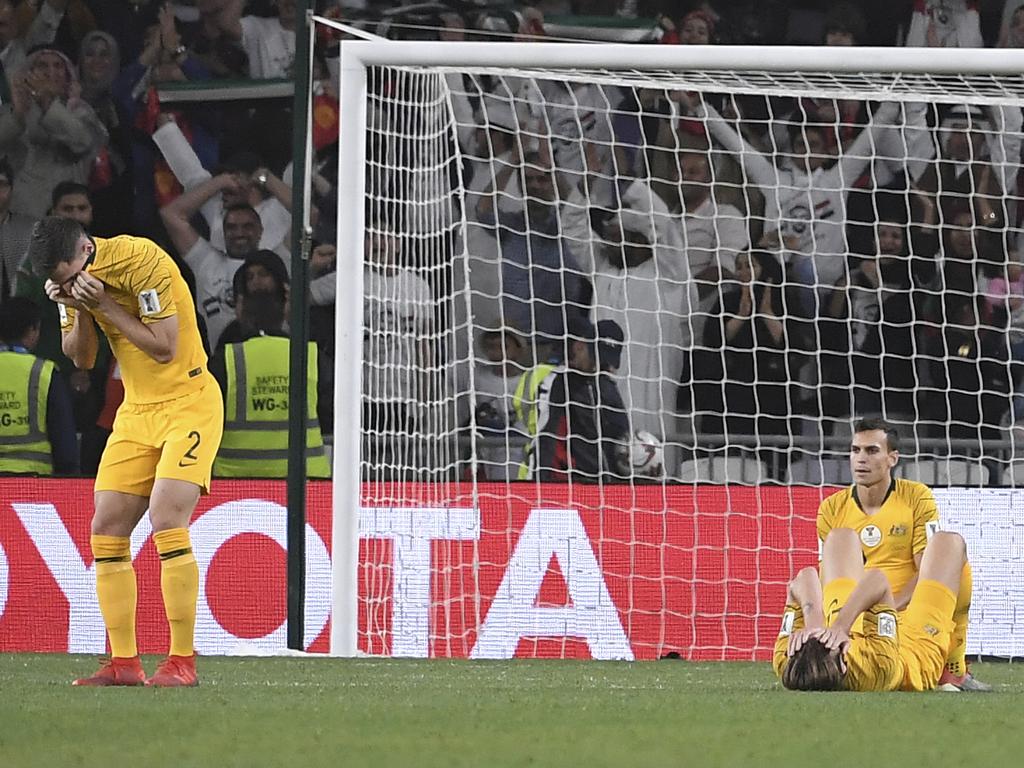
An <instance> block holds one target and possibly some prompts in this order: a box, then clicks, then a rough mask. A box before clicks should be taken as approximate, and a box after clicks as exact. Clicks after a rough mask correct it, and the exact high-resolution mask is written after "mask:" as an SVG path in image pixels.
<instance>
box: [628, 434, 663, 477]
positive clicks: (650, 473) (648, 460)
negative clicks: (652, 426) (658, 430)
mask: <svg viewBox="0 0 1024 768" xmlns="http://www.w3.org/2000/svg"><path fill="white" fill-rule="evenodd" d="M629 466H630V469H631V470H632V471H633V474H634V475H637V476H639V477H661V476H662V475H663V474H664V472H665V446H663V445H662V444H661V440H659V439H658V438H657V437H655V436H654V435H652V434H651V433H650V432H648V431H647V430H645V429H641V430H639V431H638V432H637V433H636V434H635V435H633V443H632V445H630V447H629Z"/></svg>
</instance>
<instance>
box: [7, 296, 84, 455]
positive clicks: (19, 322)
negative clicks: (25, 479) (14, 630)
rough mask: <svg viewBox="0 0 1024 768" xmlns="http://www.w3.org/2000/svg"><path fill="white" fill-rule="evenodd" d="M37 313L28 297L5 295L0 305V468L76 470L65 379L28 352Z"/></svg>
mask: <svg viewBox="0 0 1024 768" xmlns="http://www.w3.org/2000/svg"><path fill="white" fill-rule="evenodd" d="M40 317H41V313H40V310H39V307H38V306H37V305H36V304H35V303H34V302H32V301H30V300H29V299H25V298H9V299H7V300H5V301H4V302H3V305H2V306H0V474H12V475H14V474H17V475H22V474H33V475H53V474H61V475H69V474H74V473H76V472H77V471H78V442H77V438H76V435H75V420H74V416H73V414H72V410H71V397H70V395H69V394H68V389H67V385H66V384H65V383H64V379H63V378H62V377H61V375H60V373H59V372H58V371H57V367H56V366H55V365H54V364H53V362H52V361H50V360H45V359H43V358H41V357H36V356H35V355H34V354H32V352H31V350H32V349H34V348H35V345H36V342H37V341H38V340H39V329H40Z"/></svg>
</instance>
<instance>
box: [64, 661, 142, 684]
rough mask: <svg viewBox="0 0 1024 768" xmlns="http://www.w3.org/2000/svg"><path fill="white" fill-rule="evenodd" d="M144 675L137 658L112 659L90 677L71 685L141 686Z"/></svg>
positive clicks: (80, 679)
mask: <svg viewBox="0 0 1024 768" xmlns="http://www.w3.org/2000/svg"><path fill="white" fill-rule="evenodd" d="M145 682H146V673H145V672H144V671H143V670H142V662H141V661H139V657H138V656H132V657H130V658H116V657H115V658H112V659H109V660H107V661H106V662H104V664H103V666H102V667H100V669H99V671H98V672H97V673H96V674H95V675H93V676H92V677H82V678H79V679H78V680H75V681H74V682H73V683H71V684H72V685H85V686H94V687H95V686H104V685H143V684H145Z"/></svg>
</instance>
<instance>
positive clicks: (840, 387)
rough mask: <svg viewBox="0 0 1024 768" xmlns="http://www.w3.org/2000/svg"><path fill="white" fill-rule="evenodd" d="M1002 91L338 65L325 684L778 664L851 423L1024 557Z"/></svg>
mask: <svg viewBox="0 0 1024 768" xmlns="http://www.w3.org/2000/svg"><path fill="white" fill-rule="evenodd" d="M1022 71H1024V52H1018V51H1011V50H1006V49H1003V50H930V49H863V48H854V49H846V48H844V49H826V48H785V47H784V48H733V47H699V46H630V45H573V44H557V43H544V44H539V43H515V44H513V43H487V44H483V43H431V42H408V43H403V42H396V41H368V42H346V43H344V44H343V45H342V56H341V66H340V72H341V104H342V107H341V135H340V147H341V156H340V163H339V169H338V192H339V194H338V200H339V208H338V227H339V229H338V232H339V244H338V253H339V260H338V263H339V269H338V275H339V283H338V300H337V368H336V397H335V417H336V426H335V442H334V462H335V466H334V529H333V569H334V570H333V573H334V579H333V590H334V591H333V623H332V630H331V650H332V653H334V654H339V655H351V654H354V653H357V652H365V653H370V654H388V655H396V656H455V657H468V658H510V657H513V656H545V657H588V656H590V657H595V658H607V659H634V658H638V659H639V658H648V659H649V658H659V657H662V656H665V655H670V654H678V655H679V656H681V657H683V658H689V659H733V658H735V659H763V658H766V657H767V654H768V652H769V651H770V648H771V646H772V644H773V642H774V638H775V636H776V635H777V632H778V624H777V622H778V617H779V614H780V611H781V607H782V604H783V602H784V597H785V584H786V581H787V580H788V579H789V578H790V577H791V575H792V574H793V573H795V572H796V570H798V569H799V568H800V567H802V566H804V565H807V564H810V563H813V562H816V557H817V542H816V538H815V530H814V515H815V512H816V509H817V504H818V502H819V501H820V499H821V498H822V496H823V495H824V494H826V493H828V492H830V489H831V487H833V486H835V485H838V484H845V483H848V482H849V477H848V467H847V463H846V455H847V453H848V441H849V436H850V429H851V426H850V425H851V423H852V421H853V420H854V419H856V418H857V417H861V416H868V415H881V416H884V417H886V418H888V419H889V420H890V421H893V422H895V423H896V424H897V425H898V426H899V428H900V431H901V434H902V435H903V438H902V441H903V442H902V452H903V454H904V455H905V456H906V457H907V459H908V460H907V462H906V467H905V470H904V469H902V468H901V470H900V471H905V472H906V474H907V476H909V477H914V478H916V479H921V480H924V481H926V482H929V483H932V484H935V485H942V486H952V487H951V488H950V489H949V490H948V491H942V492H941V493H942V494H943V495H942V496H941V500H942V512H943V515H944V518H945V519H944V524H945V525H948V526H949V527H952V528H955V529H957V530H960V531H961V532H964V533H965V536H967V537H968V539H969V540H970V538H971V536H972V535H977V536H980V535H981V534H980V533H979V531H981V530H982V529H983V528H984V527H985V526H990V525H994V526H997V527H1001V528H1005V529H1006V530H1014V531H1016V530H1018V529H1019V521H1017V519H1016V515H1015V514H1014V511H1013V509H1014V505H1015V504H1016V503H1018V502H1019V501H1022V500H1024V499H1020V500H1016V501H1013V500H1011V501H1007V498H1010V497H1008V496H1007V494H1006V493H1003V494H1002V495H1001V496H998V498H997V494H998V492H996V491H993V490H991V489H990V488H987V487H986V486H991V485H1006V486H1012V485H1014V483H1015V481H1016V478H1017V477H1018V474H1017V467H1016V464H1015V462H1016V461H1017V460H1020V459H1021V458H1024V457H1022V456H1021V448H1020V446H1019V444H1018V443H1017V442H1015V439H1014V430H1013V424H1014V422H1015V419H1016V418H1020V417H1021V416H1024V407H1022V404H1024V401H1020V400H1019V396H1016V395H1015V392H1017V391H1018V389H1019V387H1020V384H1021V382H1020V378H1021V377H1020V375H1019V370H1018V366H1019V365H1020V364H1021V362H1022V361H1024V308H1022V303H1024V279H1022V277H1021V271H1022V270H1021V266H1020V260H1019V258H1018V254H1019V253H1020V247H1021V246H1020V244H1018V242H1017V241H1018V239H1019V221H1020V212H1019V211H1018V208H1019V204H1018V194H1019V190H1018V168H1019V165H1020V142H1021V104H1022V103H1024V99H1022V95H1024V77H1022V75H1021V74H1020V73H1021V72H1022ZM1021 476H1024V474H1022V475H1021ZM1016 493H1017V492H1016V491H1013V492H1012V493H1011V495H1012V497H1013V499H1015V498H1016V497H1015V495H1013V494H1016ZM972 531H973V533H972ZM1011 539H1012V537H1010V536H1007V537H1006V543H1005V545H1004V544H995V543H994V542H992V546H991V547H986V548H985V549H984V550H980V549H975V550H973V552H972V553H973V554H974V555H975V556H976V558H977V561H976V563H975V595H976V600H975V608H976V610H977V615H976V617H975V624H976V626H975V627H974V628H972V634H971V643H972V645H973V646H974V647H973V648H970V649H969V650H970V651H971V652H980V653H1003V654H1004V655H1020V654H1021V651H1022V650H1024V649H1021V648H1020V647H1019V646H1018V647H1017V648H1015V649H1014V648H1009V646H1007V645H1006V643H1011V644H1012V642H1013V641H1012V639H1011V640H1006V639H1005V638H1007V637H1010V635H1012V634H1014V633H1009V634H1007V633H1006V632H1005V631H1003V629H1000V627H1004V626H1005V623H1006V621H1007V617H1009V619H1008V620H1009V621H1010V623H1011V624H1012V621H1013V619H1012V616H1013V613H1012V611H1013V607H1012V606H1013V605H1014V600H1013V597H1012V594H1011V593H1012V590H1013V587H1012V585H1013V584H1014V583H1020V581H1021V579H1022V578H1024V572H1022V568H1024V566H1022V565H1021V564H1020V561H1019V557H1017V558H1015V557H1013V555H1012V553H1011V551H1010V547H1011V546H1012V544H1011ZM979 606H980V607H979ZM1007 611H1010V613H1007ZM1000 638H1003V639H1000ZM1017 642H1018V644H1019V642H1020V641H1019V640H1018V641H1017ZM1000 643H1002V645H1000Z"/></svg>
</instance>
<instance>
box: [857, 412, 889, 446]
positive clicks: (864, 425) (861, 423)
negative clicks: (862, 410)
mask: <svg viewBox="0 0 1024 768" xmlns="http://www.w3.org/2000/svg"><path fill="white" fill-rule="evenodd" d="M876 429H880V430H882V431H883V432H885V442H886V444H887V445H888V446H889V450H890V451H898V450H899V449H900V433H899V431H897V429H896V427H895V426H893V425H892V424H891V423H890V422H888V421H886V420H885V419H883V418H882V417H881V416H867V417H865V418H863V419H858V420H857V421H855V422H854V424H853V434H857V433H858V432H874V431H875V430H876Z"/></svg>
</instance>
